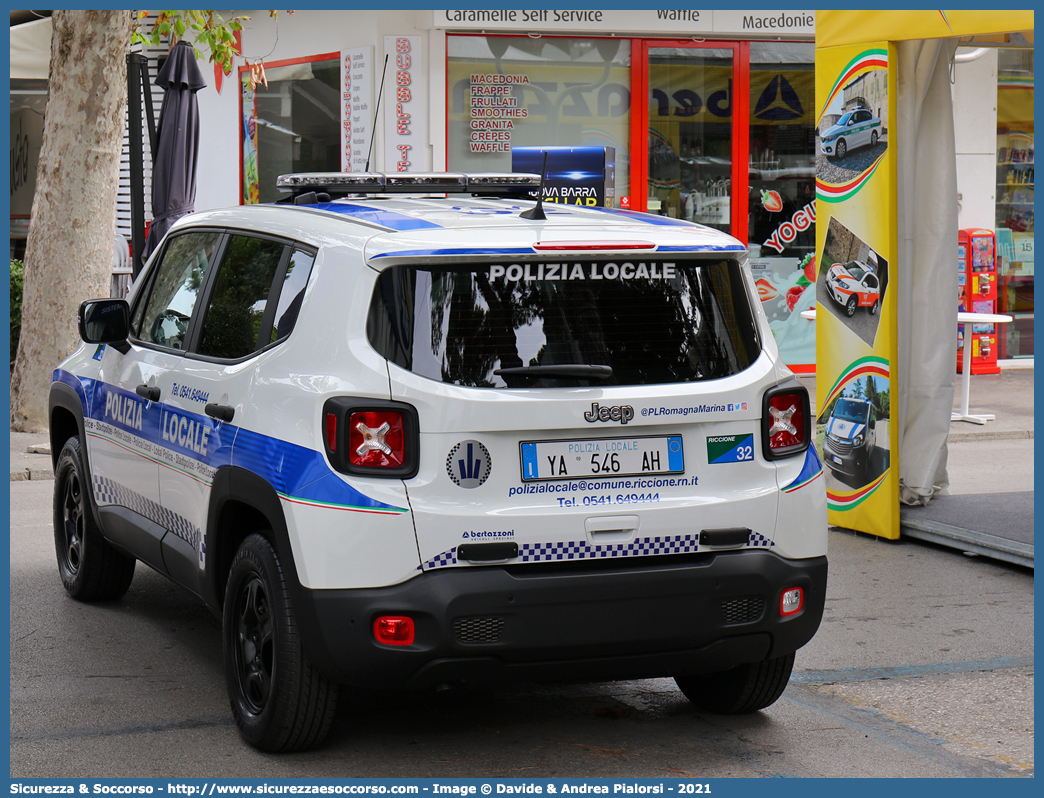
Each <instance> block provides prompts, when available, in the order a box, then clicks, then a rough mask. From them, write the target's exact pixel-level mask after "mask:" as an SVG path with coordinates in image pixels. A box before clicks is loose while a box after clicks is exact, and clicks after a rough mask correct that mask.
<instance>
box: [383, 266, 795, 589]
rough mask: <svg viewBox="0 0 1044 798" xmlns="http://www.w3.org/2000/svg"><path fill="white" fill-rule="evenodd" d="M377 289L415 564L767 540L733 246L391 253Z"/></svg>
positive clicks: (746, 328) (769, 505)
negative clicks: (584, 254) (681, 252)
mask: <svg viewBox="0 0 1044 798" xmlns="http://www.w3.org/2000/svg"><path fill="white" fill-rule="evenodd" d="M375 296H376V297H378V300H377V301H376V302H375V312H374V313H373V314H372V315H371V324H372V323H373V321H374V319H379V320H381V324H382V325H384V328H385V329H384V330H383V331H382V333H381V335H380V336H378V337H380V338H382V339H385V340H387V339H395V340H396V341H397V343H396V345H395V346H389V349H388V351H387V352H386V353H385V354H386V355H387V356H388V357H389V360H391V361H392V363H391V365H390V375H391V384H392V398H393V399H395V400H400V401H405V402H408V403H410V404H412V405H414V406H415V407H416V408H417V410H418V413H419V416H420V429H421V435H420V437H421V441H420V449H421V451H420V460H421V468H420V473H419V474H418V476H417V477H416V478H414V479H412V480H409V481H407V483H406V485H407V491H408V493H409V498H410V505H411V509H412V510H413V513H414V523H415V525H416V530H417V541H418V546H419V549H420V554H421V561H422V567H423V568H425V569H432V568H440V567H446V566H452V565H460V564H464V563H466V562H471V563H482V562H488V561H491V560H500V559H507V560H508V561H511V562H525V563H537V562H562V561H574V560H575V561H579V560H586V559H606V558H625V557H635V556H652V555H665V554H685V553H692V552H695V551H697V550H698V539H699V533H700V531H701V530H703V529H717V528H728V527H737V526H740V527H748V528H750V529H751V530H752V531H753V533H754V535H753V540H755V541H761V542H762V545H769V542H770V537H771V534H772V529H773V525H774V520H775V515H776V506H777V501H776V487H775V486H776V483H775V470H774V467H773V466H772V465H771V464H770V463H769V462H767V461H765V460H764V458H763V457H762V454H761V435H760V431H759V423H760V422H759V419H760V417H761V399H762V393H763V390H764V386H765V385H766V384H767V382H768V381H769V380H770V379H771V378H772V365H771V361H770V359H769V357H768V356H767V355H763V354H762V352H761V346H760V341H759V340H758V333H757V330H756V326H755V322H754V315H753V309H752V303H751V299H750V297H749V296H748V294H747V293H746V291H745V290H744V287H743V280H742V278H741V274H740V267H739V265H738V264H737V262H736V261H733V260H727V259H722V258H721V257H720V256H717V257H713V258H709V259H702V260H688V261H681V260H678V259H674V258H670V259H668V258H664V257H662V256H660V257H656V258H645V257H626V256H625V257H620V258H602V259H597V260H595V259H584V260H580V259H572V258H571V259H569V260H568V261H566V260H560V259H555V260H550V259H548V260H544V261H532V262H526V263H518V262H512V261H510V260H502V261H498V262H490V263H483V264H477V265H475V266H473V267H464V268H461V267H459V266H455V265H453V264H449V263H447V264H445V265H442V264H438V265H435V266H396V267H392V268H391V269H388V270H386V271H385V272H384V273H383V274H382V275H381V278H380V279H379V281H378V291H377V292H376V294H375ZM389 297H394V299H391V300H390V299H389ZM371 340H374V338H371ZM493 544H497V545H493ZM461 547H463V548H461Z"/></svg>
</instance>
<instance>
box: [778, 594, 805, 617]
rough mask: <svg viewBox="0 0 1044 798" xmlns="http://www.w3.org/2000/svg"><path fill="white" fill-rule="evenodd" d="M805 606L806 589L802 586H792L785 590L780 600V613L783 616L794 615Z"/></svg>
mask: <svg viewBox="0 0 1044 798" xmlns="http://www.w3.org/2000/svg"><path fill="white" fill-rule="evenodd" d="M803 606H805V591H804V590H802V589H801V588H800V587H791V588H788V589H787V590H784V591H783V595H782V597H781V598H780V600H779V614H780V615H782V616H784V617H785V616H787V615H793V614H794V613H796V612H800V611H801V608H802V607H803Z"/></svg>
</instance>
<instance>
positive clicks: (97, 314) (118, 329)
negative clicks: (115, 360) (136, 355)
mask: <svg viewBox="0 0 1044 798" xmlns="http://www.w3.org/2000/svg"><path fill="white" fill-rule="evenodd" d="M76 321H77V323H78V325H79V327H80V338H82V339H83V340H84V341H86V342H87V343H89V344H110V345H111V346H113V348H115V349H117V350H119V351H120V352H123V353H124V354H126V353H127V352H128V351H129V350H130V345H129V344H128V343H127V337H128V336H129V335H130V305H128V304H127V300H126V299H88V300H87V301H86V302H83V303H82V304H81V305H80V310H79V312H78V313H77V316H76Z"/></svg>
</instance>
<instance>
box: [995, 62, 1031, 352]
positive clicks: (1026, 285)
mask: <svg viewBox="0 0 1044 798" xmlns="http://www.w3.org/2000/svg"><path fill="white" fill-rule="evenodd" d="M997 56H998V57H997V231H996V232H997V251H998V254H999V255H1000V289H999V293H998V300H999V308H998V309H999V311H1000V312H1001V313H1006V314H1009V315H1011V316H1012V317H1013V321H1012V322H1011V323H1010V324H1004V325H1001V340H1000V350H999V352H998V355H999V357H1001V358H1013V357H1032V356H1033V50H1029V49H1002V50H1000V52H999V53H998V54H997Z"/></svg>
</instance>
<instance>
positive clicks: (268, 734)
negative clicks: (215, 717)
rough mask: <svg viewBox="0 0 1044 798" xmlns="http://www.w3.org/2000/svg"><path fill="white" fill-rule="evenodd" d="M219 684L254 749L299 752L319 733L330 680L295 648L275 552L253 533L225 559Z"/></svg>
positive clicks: (332, 695) (330, 711) (332, 688)
mask: <svg viewBox="0 0 1044 798" xmlns="http://www.w3.org/2000/svg"><path fill="white" fill-rule="evenodd" d="M222 641H223V646H224V655H225V682H226V685H227V687H228V697H229V702H230V703H231V705H232V715H233V717H234V718H235V721H236V725H237V726H238V727H239V732H240V734H241V735H242V736H243V739H245V740H246V741H247V742H248V743H250V744H251V745H252V746H254V747H255V748H258V749H260V750H262V751H270V752H286V751H303V750H305V749H308V748H312V747H314V746H316V745H318V744H319V743H320V742H322V741H323V739H324V738H325V737H326V734H327V732H328V731H329V730H330V725H331V723H332V722H333V715H334V709H335V708H336V706H337V685H336V684H333V683H331V682H330V681H328V680H327V679H326V677H324V676H323V675H322V674H321V673H320V672H319V671H318V670H317V669H316V668H315V667H314V666H313V665H312V664H311V662H309V660H308V657H307V656H306V654H305V652H304V650H303V649H302V645H301V637H300V634H299V631H298V627H297V619H296V616H295V614H294V608H293V605H292V603H291V600H290V593H289V590H288V588H287V584H286V578H285V576H284V573H283V567H282V565H281V563H280V561H279V555H278V553H277V552H276V550H275V549H274V548H273V547H272V544H271V543H269V541H268V540H267V539H266V538H265V537H263V536H261V535H258V534H253V535H250V536H249V537H247V539H246V540H244V541H243V544H242V545H241V546H240V547H239V551H238V552H236V556H235V559H234V560H233V561H232V568H231V570H230V571H229V575H228V584H227V588H226V590H225V603H224V610H223V613H222Z"/></svg>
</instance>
